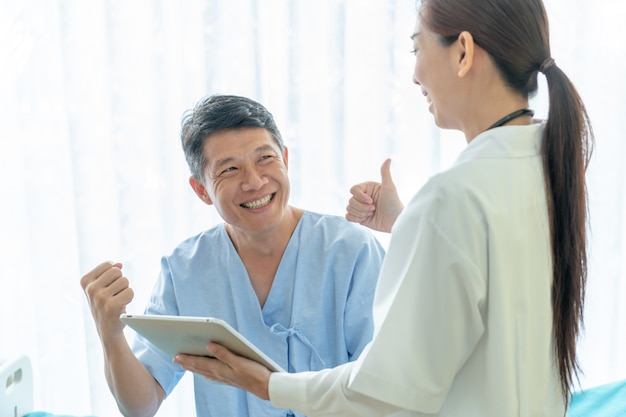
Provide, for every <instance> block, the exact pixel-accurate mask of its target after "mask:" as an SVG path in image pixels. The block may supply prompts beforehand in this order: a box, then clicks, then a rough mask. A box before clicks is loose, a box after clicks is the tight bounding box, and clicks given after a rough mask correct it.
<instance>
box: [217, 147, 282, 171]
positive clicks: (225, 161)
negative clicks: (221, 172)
mask: <svg viewBox="0 0 626 417" xmlns="http://www.w3.org/2000/svg"><path fill="white" fill-rule="evenodd" d="M267 151H272V152H277V151H276V149H274V147H272V146H271V145H263V146H259V147H258V148H255V149H254V151H253V152H254V153H255V154H259V153H263V152H267ZM234 160H235V158H234V157H230V156H229V157H226V158H223V159H218V160H217V161H215V163H214V164H213V166H214V167H215V168H220V167H222V166H224V165H228V164H230V163H232V162H233V161H234Z"/></svg>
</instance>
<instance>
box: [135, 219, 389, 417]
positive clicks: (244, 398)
mask: <svg viewBox="0 0 626 417" xmlns="http://www.w3.org/2000/svg"><path fill="white" fill-rule="evenodd" d="M383 257H384V250H383V248H382V246H381V245H380V243H379V242H378V241H377V240H376V239H375V238H374V236H373V235H372V234H371V233H369V232H368V231H366V230H365V229H364V228H363V227H362V226H359V225H357V224H354V223H350V222H348V221H346V220H345V219H344V218H342V217H338V216H328V215H320V214H316V213H312V212H306V211H305V212H304V214H303V215H302V218H301V219H300V222H299V223H298V225H297V227H296V229H295V231H294V233H293V236H292V237H291V239H290V241H289V244H288V245H287V248H286V250H285V253H284V255H283V258H282V260H281V263H280V265H279V267H278V271H277V272H276V276H275V278H274V283H273V285H272V288H271V291H270V293H269V295H268V297H267V301H266V302H265V305H264V306H263V308H262V309H261V308H260V304H259V301H258V299H257V297H256V294H255V292H254V290H253V288H252V285H251V284H250V281H249V278H248V274H247V271H246V269H245V267H244V265H243V263H242V262H241V259H240V258H239V255H238V254H237V252H236V251H235V248H234V246H233V245H232V243H231V241H230V238H229V237H228V234H227V232H226V229H225V228H224V225H223V224H222V225H219V226H216V227H214V228H212V229H210V230H208V231H206V232H203V233H200V234H199V235H197V236H194V237H192V238H190V239H187V240H186V241H184V242H182V243H181V244H180V245H179V246H178V247H177V248H176V249H175V250H174V251H173V253H172V254H171V255H170V256H166V257H164V258H163V259H162V261H161V274H160V276H159V278H158V280H157V283H156V285H155V288H154V290H153V293H152V296H151V299H150V302H149V303H148V306H147V307H146V310H145V311H146V314H167V315H181V316H213V317H218V318H221V319H223V320H225V321H226V322H228V323H229V324H230V325H231V326H233V327H234V328H235V329H237V330H239V332H241V333H242V334H243V335H244V336H245V337H246V338H248V339H249V340H250V341H251V342H252V343H254V344H255V345H257V346H258V347H259V348H260V349H261V350H262V351H263V352H265V353H266V354H267V355H269V356H270V357H271V358H272V359H273V360H274V361H275V362H276V363H278V364H279V365H280V366H281V367H282V368H283V369H285V370H287V371H288V372H301V371H308V370H319V369H322V368H327V367H334V366H336V365H339V364H341V363H345V362H347V361H351V360H353V359H356V358H357V357H358V355H359V354H360V353H361V350H362V349H363V348H364V347H365V345H366V344H367V343H368V342H369V340H370V339H371V337H372V327H373V326H372V316H371V313H372V301H373V296H374V290H375V286H376V279H377V277H378V272H379V269H380V266H381V264H382V260H383ZM132 346H133V351H134V352H135V354H136V355H137V356H138V358H139V359H140V360H141V362H142V363H144V365H145V366H146V367H147V368H148V370H149V371H150V372H151V373H152V374H153V375H154V377H155V378H156V379H157V381H159V383H160V384H161V386H162V387H163V389H164V390H165V392H166V395H169V394H170V393H171V392H172V390H173V388H174V387H175V385H176V384H177V383H178V381H179V380H180V378H181V377H182V376H183V373H184V371H183V370H182V369H181V368H180V367H178V365H174V364H173V363H172V358H170V357H168V356H167V355H165V354H163V353H161V352H160V351H158V350H156V349H155V348H153V347H152V346H151V345H150V344H149V342H146V341H145V340H143V339H142V338H140V337H136V338H135V339H134V340H133V342H132ZM194 391H195V400H196V412H197V415H198V416H199V417H205V416H219V417H225V416H237V417H240V416H248V415H249V416H289V415H296V416H298V415H301V414H298V413H292V412H291V411H289V410H285V409H278V408H275V407H274V406H272V405H271V403H270V402H269V401H264V400H261V399H259V398H257V397H255V396H254V395H251V394H248V393H245V392H244V391H242V390H239V389H236V388H232V387H230V386H225V385H221V384H216V383H213V382H211V381H209V380H207V379H205V378H204V377H201V376H197V375H194Z"/></svg>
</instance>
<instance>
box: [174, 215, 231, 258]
mask: <svg viewBox="0 0 626 417" xmlns="http://www.w3.org/2000/svg"><path fill="white" fill-rule="evenodd" d="M227 237H228V234H227V233H226V231H225V229H224V224H223V223H220V224H218V225H215V226H213V227H211V228H210V229H208V230H204V231H202V232H199V233H197V234H195V235H193V236H190V237H188V238H186V239H185V240H183V241H182V242H180V243H179V244H178V245H177V246H176V247H175V248H174V250H173V251H172V255H174V256H175V255H184V254H187V253H189V252H196V251H197V250H198V249H199V248H202V249H203V250H205V249H207V248H210V247H211V246H223V242H224V240H225V239H227Z"/></svg>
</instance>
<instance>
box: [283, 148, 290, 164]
mask: <svg viewBox="0 0 626 417" xmlns="http://www.w3.org/2000/svg"><path fill="white" fill-rule="evenodd" d="M283 161H285V166H286V167H287V169H289V149H287V147H286V146H285V147H284V148H283Z"/></svg>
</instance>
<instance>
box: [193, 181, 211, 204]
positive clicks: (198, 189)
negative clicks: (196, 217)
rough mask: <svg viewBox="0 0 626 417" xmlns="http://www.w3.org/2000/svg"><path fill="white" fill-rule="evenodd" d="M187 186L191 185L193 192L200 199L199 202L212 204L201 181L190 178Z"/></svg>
mask: <svg viewBox="0 0 626 417" xmlns="http://www.w3.org/2000/svg"><path fill="white" fill-rule="evenodd" d="M189 185H191V188H193V191H194V192H195V193H196V195H197V196H198V197H199V198H200V200H202V201H204V202H205V203H206V204H208V205H212V204H213V201H211V198H210V197H209V193H207V191H206V188H205V186H204V184H202V182H201V181H199V180H198V179H197V178H195V177H194V176H191V177H189Z"/></svg>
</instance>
